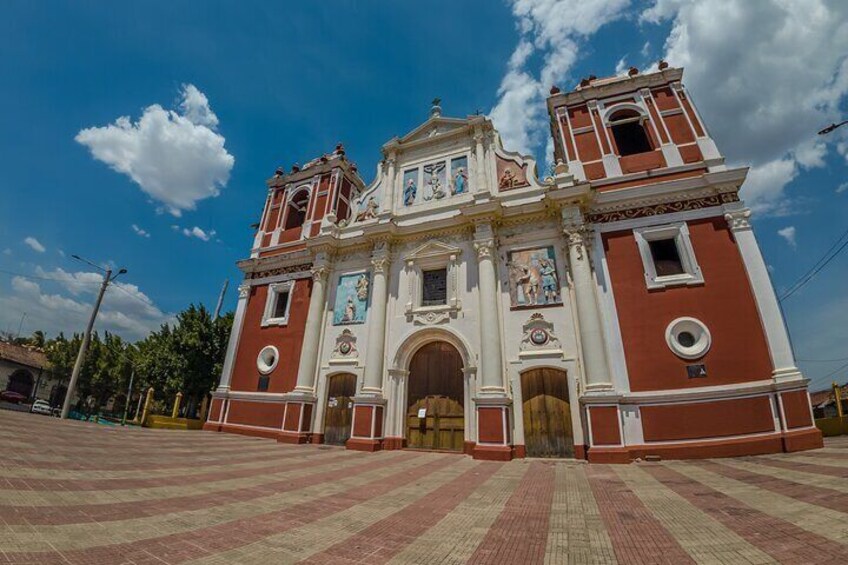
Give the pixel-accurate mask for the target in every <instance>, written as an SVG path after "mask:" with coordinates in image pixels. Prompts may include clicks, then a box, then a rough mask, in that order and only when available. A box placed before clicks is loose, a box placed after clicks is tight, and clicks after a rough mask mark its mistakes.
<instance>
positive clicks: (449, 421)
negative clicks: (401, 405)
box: [406, 341, 465, 451]
mask: <svg viewBox="0 0 848 565" xmlns="http://www.w3.org/2000/svg"><path fill="white" fill-rule="evenodd" d="M408 390H409V396H408V399H407V400H408V402H407V413H406V420H407V427H406V440H407V446H408V447H413V448H422V449H449V450H456V451H461V450H462V448H463V444H464V441H465V410H464V408H463V400H464V397H465V385H464V382H463V375H462V357H461V356H460V354H459V352H458V351H457V350H456V349H455V348H454V347H453V346H452V345H450V344H449V343H445V342H440V341H437V342H432V343H428V344H427V345H425V346H423V347H422V348H421V349H419V350H418V351H417V352H416V353H415V355H413V357H412V361H411V362H410V364H409V385H408Z"/></svg>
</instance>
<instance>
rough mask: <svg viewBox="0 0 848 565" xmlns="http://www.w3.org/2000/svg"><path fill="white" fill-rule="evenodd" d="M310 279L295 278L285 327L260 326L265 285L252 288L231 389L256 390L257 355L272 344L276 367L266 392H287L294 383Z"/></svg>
mask: <svg viewBox="0 0 848 565" xmlns="http://www.w3.org/2000/svg"><path fill="white" fill-rule="evenodd" d="M311 290H312V279H309V278H306V279H298V280H297V281H296V282H295V284H294V294H293V295H292V296H291V298H290V299H291V300H292V303H291V307H290V310H289V323H288V325H287V326H282V327H281V326H269V327H265V328H263V327H262V313H263V312H264V311H265V301H266V299H267V297H268V286H267V285H265V286H255V287H252V288H251V291H250V298H249V299H248V302H247V311H246V312H245V317H244V327H243V329H242V333H241V339H240V340H239V346H238V353H237V354H236V361H235V366H234V367H233V378H232V382H231V384H230V387H231V388H232V390H236V391H251V392H255V391H256V387H257V384H258V381H259V371H258V369H257V368H256V357H257V356H258V355H259V352H260V351H261V350H262V348H263V347H265V346H266V345H273V346H275V347H276V348H277V350H278V351H279V352H280V360H279V362H278V363H277V367H276V368H275V369H274V370H273V371H272V372H271V373H270V375H269V376H270V377H271V380H270V383H269V386H268V391H267V392H289V391H291V390H292V389H293V388H294V386H295V384H296V382H297V367H298V364H299V363H300V347H301V345H302V344H303V331H304V327H305V325H306V314H307V310H308V309H309V295H310V293H311Z"/></svg>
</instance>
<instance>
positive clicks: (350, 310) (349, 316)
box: [342, 296, 356, 322]
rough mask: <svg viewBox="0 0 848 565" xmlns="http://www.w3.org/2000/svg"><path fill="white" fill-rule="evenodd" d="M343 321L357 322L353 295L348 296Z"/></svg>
mask: <svg viewBox="0 0 848 565" xmlns="http://www.w3.org/2000/svg"><path fill="white" fill-rule="evenodd" d="M342 321H343V322H355V321H356V304H354V302H353V297H352V296H348V297H347V304H345V309H344V316H342Z"/></svg>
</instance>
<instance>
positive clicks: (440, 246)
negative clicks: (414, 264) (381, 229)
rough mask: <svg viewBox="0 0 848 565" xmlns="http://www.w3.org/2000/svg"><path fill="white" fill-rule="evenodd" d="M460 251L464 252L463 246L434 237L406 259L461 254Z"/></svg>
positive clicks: (416, 259) (413, 259) (418, 259)
mask: <svg viewBox="0 0 848 565" xmlns="http://www.w3.org/2000/svg"><path fill="white" fill-rule="evenodd" d="M460 253H462V248H460V247H456V246H455V245H450V244H448V243H445V242H443V241H439V240H437V239H433V240H430V241H428V242H427V243H425V244H424V245H422V246H420V247H418V248H416V249H415V250H414V251H412V252H411V253H410V254H409V255H407V256H406V257H405V258H404V259H406V260H407V261H420V260H423V259H433V258H436V257H449V256H451V255H459V254H460Z"/></svg>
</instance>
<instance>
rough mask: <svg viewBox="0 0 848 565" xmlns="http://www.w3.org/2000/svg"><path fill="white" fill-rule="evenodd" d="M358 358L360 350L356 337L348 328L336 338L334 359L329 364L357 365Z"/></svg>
mask: <svg viewBox="0 0 848 565" xmlns="http://www.w3.org/2000/svg"><path fill="white" fill-rule="evenodd" d="M358 358H359V350H358V349H357V347H356V335H354V333H353V332H352V331H350V330H349V329H347V328H346V329H344V330H342V332H341V333H340V334H339V335H338V336H337V337H336V346H335V347H334V348H333V358H332V359H330V360H329V363H330V364H331V365H334V364H347V363H349V364H355V363H356V360H357V359H358Z"/></svg>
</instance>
